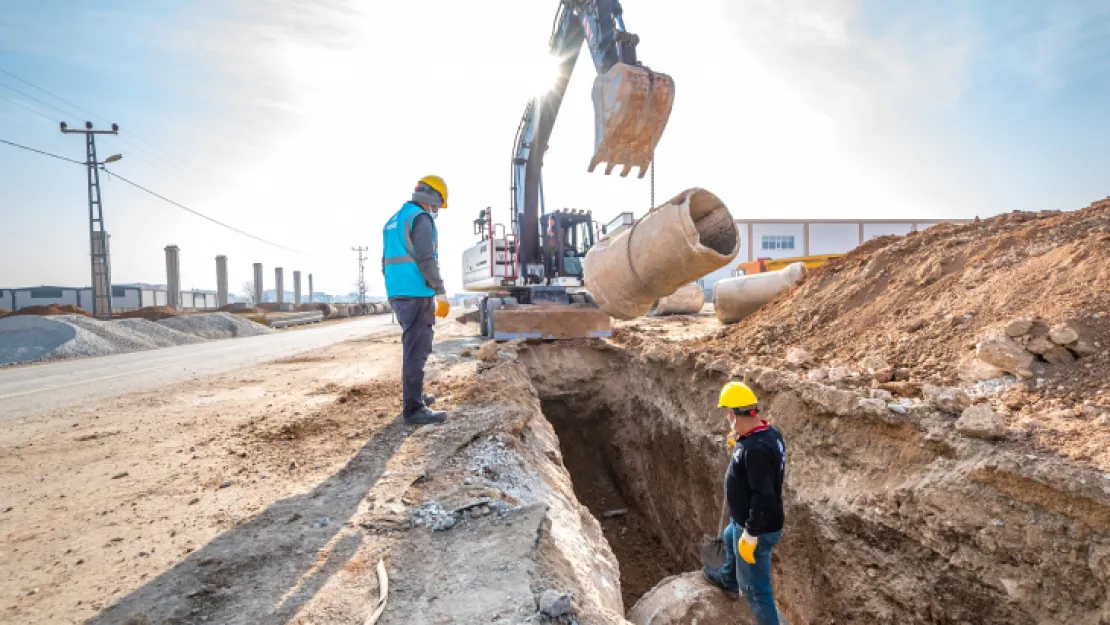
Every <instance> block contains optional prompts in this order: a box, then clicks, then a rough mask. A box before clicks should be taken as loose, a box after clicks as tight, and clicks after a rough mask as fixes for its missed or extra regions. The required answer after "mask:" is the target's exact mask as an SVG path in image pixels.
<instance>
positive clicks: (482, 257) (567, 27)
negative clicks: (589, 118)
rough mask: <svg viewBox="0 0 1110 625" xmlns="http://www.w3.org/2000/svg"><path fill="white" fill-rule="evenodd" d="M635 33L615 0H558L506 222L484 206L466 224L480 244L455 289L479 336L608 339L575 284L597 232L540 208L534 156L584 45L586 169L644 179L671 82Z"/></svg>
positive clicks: (525, 122)
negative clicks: (465, 294) (643, 52)
mask: <svg viewBox="0 0 1110 625" xmlns="http://www.w3.org/2000/svg"><path fill="white" fill-rule="evenodd" d="M638 43H639V37H638V36H637V35H635V34H633V33H630V32H628V30H626V29H625V26H624V10H623V8H622V7H621V3H620V1H619V0H560V3H559V8H558V12H557V13H556V15H555V21H554V27H553V30H552V33H551V38H550V40H549V42H548V46H549V49H550V52H551V55H552V56H553V57H554V58H555V59H556V62H557V66H558V73H557V76H556V80H555V84H554V86H553V87H552V88H551V89H550V90H549V91H548V92H547V93H544V94H541V95H538V96H535V97H533V98H532V99H531V101H529V102H528V106H527V107H526V108H525V109H524V115H523V116H522V117H521V119H520V124H519V126H518V127H517V131H516V137H515V138H514V140H513V156H512V177H511V190H512V193H511V197H512V220H511V221H510V223H509V227H508V228H506V227H505V226H504V225H503V224H495V223H494V221H493V215H492V211H491V210H490V209H489V208H487V209H485V210H483V211H481V213H480V214H479V216H478V218H477V219H475V220H474V234H475V235H476V236H478V237H479V239H480V240H479V243H478V244H477V245H475V246H474V247H472V248H470V249H468V250H466V251H465V252H463V287H464V289H465V290H466V291H471V292H482V293H485V295H483V297H481V299H480V300H479V310H478V312H479V315H478V317H479V323H480V325H481V331H482V336H485V337H488V338H492V339H494V340H497V341H506V340H511V339H516V338H526V339H527V338H538V339H571V338H588V337H605V336H610V335H611V333H612V331H611V326H610V323H611V322H610V319H609V316H608V315H606V314H604V313H603V312H601V310H600V309H598V308H597V307H596V306H595V305H594V303H593V299H592V298H591V297H590V294H589V293H588V292H586V290H585V288H584V282H583V276H582V261H583V259H584V258H585V256H586V252H588V251H589V249H590V247H592V246H593V245H594V243H596V241H597V239H598V237H599V236H601V235H602V234H604V232H603V231H602V230H603V228H599V227H598V224H597V223H596V222H595V221H594V220H593V215H592V213H591V212H590V211H588V210H581V209H559V210H553V211H550V212H548V211H547V208H546V206H545V204H544V199H543V178H542V168H543V157H544V153H545V152H546V151H547V145H548V139H549V138H550V137H551V130H552V128H553V127H554V125H555V119H556V117H557V116H558V113H559V107H560V106H561V104H562V101H563V96H564V94H565V93H566V88H567V83H568V81H569V80H570V75H571V73H572V72H573V71H574V66H575V64H576V63H577V61H578V56H579V53H580V51H581V49H582V47H583V44H585V46H586V48H587V49H588V50H589V52H590V57H591V59H592V60H593V64H594V68H595V69H596V70H597V77H596V78H595V80H594V84H593V91H592V99H593V105H594V155H593V157H592V158H591V159H590V163H589V166H588V167H587V169H586V171H588V172H593V171H594V169H595V168H597V166H598V165H600V164H602V163H604V164H605V174H606V175H609V174H610V173H611V172H612V171H613V169H614V168H616V167H621V168H622V169H621V171H620V175H621V176H622V177H625V176H627V175H628V174H629V173H630V172H631V171H632V168H634V167H636V168H639V172H638V177H639V178H643V177H644V175H645V174H646V173H647V171H648V167H649V166H650V165H651V164H652V161H653V159H654V156H655V146H656V145H657V144H658V143H659V138H660V137H661V136H662V134H663V129H664V128H665V127H666V125H667V121H668V119H669V118H670V115H671V107H672V106H673V104H674V93H675V88H674V81H673V80H672V79H671V77H670V76H668V75H666V74H662V73H658V72H654V71H652V70H651V69H649V68H648V67H646V66H644V65H643V64H642V63H641V62H640V61H639V59H638V58H637V56H636V45H637V44H638Z"/></svg>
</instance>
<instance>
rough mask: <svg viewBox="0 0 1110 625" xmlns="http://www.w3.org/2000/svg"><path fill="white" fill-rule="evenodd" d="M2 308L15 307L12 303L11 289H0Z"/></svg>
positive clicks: (0, 305) (9, 308)
mask: <svg viewBox="0 0 1110 625" xmlns="http://www.w3.org/2000/svg"><path fill="white" fill-rule="evenodd" d="M0 308H3V309H4V310H14V309H15V305H14V304H13V303H12V291H11V289H0Z"/></svg>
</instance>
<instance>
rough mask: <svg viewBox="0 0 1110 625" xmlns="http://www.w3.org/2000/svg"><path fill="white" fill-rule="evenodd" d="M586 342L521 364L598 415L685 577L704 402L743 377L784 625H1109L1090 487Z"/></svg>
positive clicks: (713, 412) (711, 475) (682, 365)
mask: <svg viewBox="0 0 1110 625" xmlns="http://www.w3.org/2000/svg"><path fill="white" fill-rule="evenodd" d="M594 346H595V347H594V348H591V347H588V346H585V345H581V344H579V345H576V346H568V345H565V344H564V345H537V346H532V347H529V348H525V349H523V350H522V351H521V352H520V360H521V362H522V363H523V364H524V366H525V367H526V368H527V370H528V372H529V375H530V377H531V380H532V384H533V386H534V387H535V390H536V392H537V394H538V395H539V397H540V398H541V399H544V400H547V401H551V400H557V401H560V402H564V403H565V404H566V405H567V407H568V412H575V411H577V412H578V413H579V414H582V415H605V416H604V417H603V418H605V419H606V420H607V421H608V423H607V424H605V425H604V426H603V427H600V428H599V429H598V432H599V434H600V435H602V436H605V437H606V438H607V439H608V440H607V444H608V446H609V447H610V450H611V455H610V463H611V465H612V466H613V468H614V471H615V472H616V473H617V474H618V476H619V479H620V482H621V484H622V490H624V491H626V492H627V494H628V496H629V497H630V498H632V500H633V501H634V505H635V506H636V507H637V509H638V510H639V511H640V512H641V513H643V514H644V515H646V516H647V517H648V518H650V519H651V520H652V522H653V523H655V525H656V528H657V529H658V531H659V534H660V538H661V541H662V543H663V544H664V545H665V547H666V549H667V551H668V553H670V554H671V556H672V557H673V558H674V559H675V561H676V562H678V563H680V564H681V565H682V566H684V567H685V568H686V569H687V570H696V569H697V568H700V558H699V545H700V541H701V538H702V535H703V534H715V533H716V531H717V527H718V521H719V515H720V506H721V499H720V498H721V493H722V476H723V474H724V468H725V466H726V463H727V460H728V458H727V450H726V447H725V443H724V435H725V434H726V432H727V423H726V422H725V420H724V418H723V417H722V416H721V415H720V411H719V409H716V407H715V406H716V396H717V393H718V392H719V389H720V386H721V384H723V383H724V382H725V381H726V380H727V379H729V377H730V375H737V376H738V375H743V374H744V372H745V370H746V372H747V375H748V376H749V383H750V384H751V385H752V386H753V387H754V388H755V390H756V391H757V393H759V395H760V397H761V399H762V401H763V403H764V407H765V415H766V416H767V417H768V418H769V420H771V421H772V422H773V423H774V424H775V425H776V426H778V427H779V428H780V429H782V431H783V433H784V435H785V438H786V442H787V449H788V468H787V483H786V493H787V494H786V497H787V502H786V505H787V511H786V514H787V527H786V530H785V532H784V536H783V539H782V542H781V543H780V546H779V548H778V549H777V550H776V554H775V555H776V558H775V585H776V594H777V597H778V599H779V601H780V607H781V608H782V610H783V611H784V613H785V614H786V615H787V617H788V618H789V619H790V622H792V623H826V622H838V623H953V624H956V623H998V624H1002V623H1007V624H1010V623H1012V624H1023V623H1029V624H1032V623H1057V622H1059V623H1065V622H1067V623H1091V624H1094V623H1105V622H1110V617H1108V616H1107V614H1108V611H1107V592H1106V590H1107V580H1108V578H1110V569H1108V566H1110V557H1108V556H1110V538H1108V531H1110V506H1108V498H1107V496H1106V493H1105V491H1104V488H1103V487H1102V485H1101V484H1102V479H1103V478H1102V475H1101V474H1100V473H1098V472H1091V471H1090V470H1088V469H1085V468H1083V467H1078V466H1075V465H1074V464H1070V463H1067V462H1064V461H1062V460H1059V459H1057V458H1054V457H1042V456H1038V455H1036V454H1029V453H1028V450H1027V449H1021V448H1018V447H1017V446H1016V445H1011V444H993V443H988V442H985V441H979V440H970V439H964V438H961V437H959V436H957V435H956V434H955V432H954V428H953V427H952V420H953V419H952V418H951V417H948V416H945V415H943V414H941V413H936V412H924V411H915V412H914V413H912V414H909V415H904V416H902V415H896V414H894V413H886V412H876V411H868V410H865V409H864V408H861V407H860V405H859V403H858V400H859V397H858V396H856V395H854V394H853V393H851V392H848V391H843V390H838V389H835V388H831V387H825V386H822V385H821V384H817V383H813V382H809V381H804V380H801V379H800V378H798V377H797V376H795V375H793V374H792V373H790V372H782V371H774V370H768V369H762V368H759V367H756V366H751V367H735V366H732V365H730V364H729V363H722V362H705V361H704V360H702V361H699V360H698V359H697V358H696V357H695V355H693V354H683V353H682V352H681V351H680V350H678V349H675V350H674V351H667V350H658V349H656V350H654V351H650V350H649V351H640V350H636V349H623V348H619V347H617V348H613V347H611V346H606V345H600V344H594ZM599 402H600V403H603V404H605V409H604V410H598V406H597V404H598V403H599Z"/></svg>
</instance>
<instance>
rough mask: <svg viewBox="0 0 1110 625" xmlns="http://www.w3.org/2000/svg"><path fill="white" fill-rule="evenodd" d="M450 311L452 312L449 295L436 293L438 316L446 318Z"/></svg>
mask: <svg viewBox="0 0 1110 625" xmlns="http://www.w3.org/2000/svg"><path fill="white" fill-rule="evenodd" d="M449 312H451V302H449V301H447V296H446V295H436V316H437V317H439V318H440V319H445V318H446V317H447V313H449Z"/></svg>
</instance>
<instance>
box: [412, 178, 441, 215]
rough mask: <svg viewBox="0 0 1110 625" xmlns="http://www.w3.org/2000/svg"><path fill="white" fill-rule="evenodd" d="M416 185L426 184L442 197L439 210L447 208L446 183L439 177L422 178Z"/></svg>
mask: <svg viewBox="0 0 1110 625" xmlns="http://www.w3.org/2000/svg"><path fill="white" fill-rule="evenodd" d="M416 184H418V185H420V184H426V185H428V186H429V187H431V188H433V189H435V190H436V192H437V193H439V194H440V196H442V197H443V206H441V207H440V208H447V183H446V182H444V181H443V178H440V177H439V176H424V177H423V178H421V179H420V181H419V182H417V183H416Z"/></svg>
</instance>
